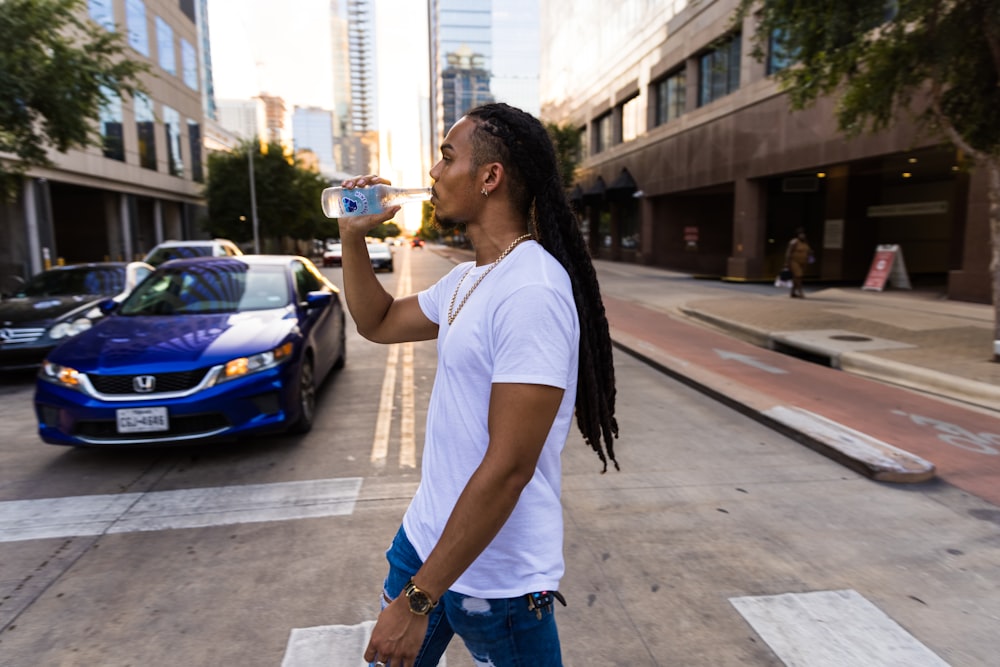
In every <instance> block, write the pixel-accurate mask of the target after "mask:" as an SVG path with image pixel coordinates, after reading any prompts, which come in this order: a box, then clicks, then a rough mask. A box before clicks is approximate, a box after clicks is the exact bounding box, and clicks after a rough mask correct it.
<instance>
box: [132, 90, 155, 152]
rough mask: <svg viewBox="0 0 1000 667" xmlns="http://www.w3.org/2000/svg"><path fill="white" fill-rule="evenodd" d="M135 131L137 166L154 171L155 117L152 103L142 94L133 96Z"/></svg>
mask: <svg viewBox="0 0 1000 667" xmlns="http://www.w3.org/2000/svg"><path fill="white" fill-rule="evenodd" d="M135 131H136V134H137V135H138V137H139V165H140V166H141V167H143V168H145V169H152V170H153V171H156V117H155V116H154V115H153V103H152V102H151V101H150V99H149V97H147V96H146V95H144V94H143V93H136V94H135Z"/></svg>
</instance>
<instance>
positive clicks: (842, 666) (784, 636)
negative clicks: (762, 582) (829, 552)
mask: <svg viewBox="0 0 1000 667" xmlns="http://www.w3.org/2000/svg"><path fill="white" fill-rule="evenodd" d="M729 601H730V602H731V603H732V605H733V606H734V607H736V609H737V611H739V612H740V614H742V615H743V617H744V618H745V619H746V620H747V622H748V623H750V625H751V626H753V629H754V630H756V631H757V634H759V635H760V636H761V637H762V638H763V639H764V641H765V642H767V645H768V646H770V647H771V650H772V651H774V653H775V654H776V655H777V656H778V657H779V658H780V659H781V661H782V662H784V663H785V665H787V667H948V663H946V662H945V661H944V660H942V659H941V658H939V657H938V656H937V655H936V654H934V652H932V651H931V650H930V649H929V648H927V647H926V646H924V645H923V644H921V643H920V642H919V641H917V639H916V638H914V637H913V635H911V634H910V633H908V632H907V631H906V630H904V629H903V628H902V627H900V626H899V624H897V623H896V622H895V621H894V620H892V619H891V618H889V616H887V615H886V614H885V613H884V612H883V611H882V610H881V609H879V608H878V607H876V606H875V605H874V604H872V603H871V602H869V601H868V600H867V599H865V598H864V596H862V595H861V594H860V593H858V592H857V591H853V590H843V591H817V592H812V593H785V594H783V595H766V596H760V597H740V598H731V599H730V600H729Z"/></svg>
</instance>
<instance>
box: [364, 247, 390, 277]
mask: <svg viewBox="0 0 1000 667" xmlns="http://www.w3.org/2000/svg"><path fill="white" fill-rule="evenodd" d="M368 257H369V258H371V260H372V268H373V269H375V270H376V271H388V272H389V273H392V250H391V249H390V248H389V246H388V245H386V244H385V243H369V244H368Z"/></svg>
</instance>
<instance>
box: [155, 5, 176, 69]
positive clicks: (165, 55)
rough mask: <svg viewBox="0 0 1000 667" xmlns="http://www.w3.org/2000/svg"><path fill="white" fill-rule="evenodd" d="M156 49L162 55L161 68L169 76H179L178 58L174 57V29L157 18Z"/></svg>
mask: <svg viewBox="0 0 1000 667" xmlns="http://www.w3.org/2000/svg"><path fill="white" fill-rule="evenodd" d="M156 49H157V52H158V53H159V55H160V67H162V68H163V70H164V71H165V72H167V73H169V74H173V75H175V76H176V75H177V56H176V55H174V29H173V28H171V27H170V24H169V23H167V22H166V21H164V20H163V19H161V18H160V17H159V16H157V17H156Z"/></svg>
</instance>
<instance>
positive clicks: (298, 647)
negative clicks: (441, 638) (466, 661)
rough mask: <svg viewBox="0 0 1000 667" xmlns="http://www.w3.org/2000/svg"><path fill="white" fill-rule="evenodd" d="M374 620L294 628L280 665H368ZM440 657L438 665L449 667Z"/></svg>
mask: <svg viewBox="0 0 1000 667" xmlns="http://www.w3.org/2000/svg"><path fill="white" fill-rule="evenodd" d="M373 627H375V621H365V622H364V623H359V624H358V625H320V626H317V627H314V628H295V629H294V630H292V632H291V634H290V635H289V637H288V644H287V646H286V647H285V657H284V659H283V660H282V661H281V667H367V664H368V663H366V662H365V661H364V653H365V649H366V648H367V647H368V638H369V637H371V634H372V628H373ZM446 666H447V661H446V659H445V658H441V660H440V662H438V667H446Z"/></svg>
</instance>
